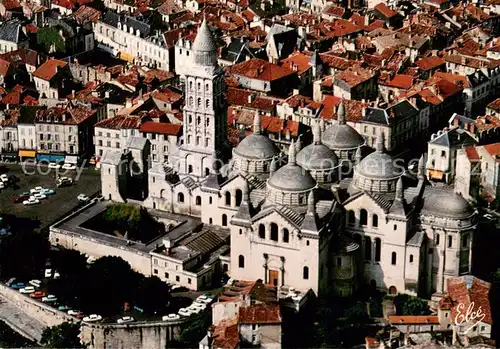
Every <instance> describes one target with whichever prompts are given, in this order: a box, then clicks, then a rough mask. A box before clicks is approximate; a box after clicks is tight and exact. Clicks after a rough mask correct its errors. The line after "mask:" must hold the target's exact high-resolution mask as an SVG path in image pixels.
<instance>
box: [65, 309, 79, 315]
mask: <svg viewBox="0 0 500 349" xmlns="http://www.w3.org/2000/svg"><path fill="white" fill-rule="evenodd" d="M78 314H81V313H80V312H79V311H78V310H73V309H70V310H68V315H71V316H76V315H78Z"/></svg>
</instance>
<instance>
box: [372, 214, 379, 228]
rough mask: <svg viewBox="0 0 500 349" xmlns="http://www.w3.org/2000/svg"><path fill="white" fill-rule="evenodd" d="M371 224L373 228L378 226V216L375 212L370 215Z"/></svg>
mask: <svg viewBox="0 0 500 349" xmlns="http://www.w3.org/2000/svg"><path fill="white" fill-rule="evenodd" d="M372 226H373V227H374V228H376V227H378V216H377V215H376V214H374V215H373V217H372Z"/></svg>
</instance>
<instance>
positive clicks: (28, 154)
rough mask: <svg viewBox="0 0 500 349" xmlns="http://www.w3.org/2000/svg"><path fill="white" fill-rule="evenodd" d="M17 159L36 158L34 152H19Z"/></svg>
mask: <svg viewBox="0 0 500 349" xmlns="http://www.w3.org/2000/svg"><path fill="white" fill-rule="evenodd" d="M19 157H22V158H34V157H36V151H35V150H19Z"/></svg>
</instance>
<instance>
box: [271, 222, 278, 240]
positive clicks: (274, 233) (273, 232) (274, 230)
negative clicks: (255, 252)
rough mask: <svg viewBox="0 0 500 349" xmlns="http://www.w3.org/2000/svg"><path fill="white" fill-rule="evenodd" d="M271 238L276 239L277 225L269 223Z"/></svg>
mask: <svg viewBox="0 0 500 349" xmlns="http://www.w3.org/2000/svg"><path fill="white" fill-rule="evenodd" d="M271 240H273V241H278V225H277V224H276V223H271Z"/></svg>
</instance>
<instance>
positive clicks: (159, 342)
mask: <svg viewBox="0 0 500 349" xmlns="http://www.w3.org/2000/svg"><path fill="white" fill-rule="evenodd" d="M182 323H183V322H182V321H177V322H162V321H159V322H150V323H145V322H142V323H140V322H136V323H129V324H124V325H118V324H90V323H83V322H82V325H81V327H80V340H81V341H82V343H85V344H86V345H87V346H88V348H89V349H102V348H113V349H129V348H148V349H165V348H169V347H171V344H170V343H171V342H172V340H174V339H178V338H179V335H180V332H181V324H182Z"/></svg>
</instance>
